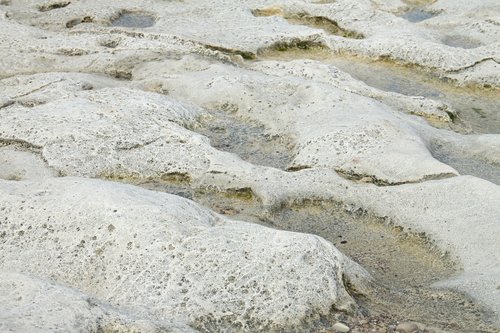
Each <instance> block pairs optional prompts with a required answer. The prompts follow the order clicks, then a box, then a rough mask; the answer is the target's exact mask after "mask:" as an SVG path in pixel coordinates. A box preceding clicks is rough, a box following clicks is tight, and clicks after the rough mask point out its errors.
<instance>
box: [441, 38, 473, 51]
mask: <svg viewBox="0 0 500 333" xmlns="http://www.w3.org/2000/svg"><path fill="white" fill-rule="evenodd" d="M441 42H442V43H443V44H444V45H448V46H451V47H455V48H460V49H475V48H477V47H480V46H481V42H479V41H477V40H474V39H472V38H469V37H467V36H461V35H447V36H445V37H444V38H442V39H441Z"/></svg>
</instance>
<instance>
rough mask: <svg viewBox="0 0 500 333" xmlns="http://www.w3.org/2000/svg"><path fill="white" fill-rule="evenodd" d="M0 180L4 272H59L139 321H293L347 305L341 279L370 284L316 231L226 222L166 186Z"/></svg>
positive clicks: (209, 324)
mask: <svg viewBox="0 0 500 333" xmlns="http://www.w3.org/2000/svg"><path fill="white" fill-rule="evenodd" d="M1 184H2V186H1V191H2V193H1V196H0V198H1V199H0V207H1V208H0V209H1V211H2V217H3V219H2V224H1V229H2V230H1V232H0V234H1V235H2V242H1V253H2V255H1V257H0V267H1V269H2V270H4V271H16V272H21V273H25V274H33V275H35V276H39V277H42V278H44V279H53V280H56V281H58V282H59V283H63V284H65V285H67V286H71V287H73V288H77V289H78V290H81V291H83V292H85V293H86V294H88V295H91V296H93V297H96V298H97V299H99V300H102V301H104V302H106V303H109V304H111V305H113V306H114V307H116V308H117V309H120V310H121V311H125V312H126V313H132V314H134V316H135V317H139V318H144V319H147V320H152V321H160V322H161V321H169V320H175V321H180V322H184V323H188V324H190V325H192V326H194V327H200V328H205V329H210V328H212V329H213V328H214V327H226V328H228V329H233V330H234V329H236V330H246V331H247V330H248V331H252V330H263V329H264V330H265V329H267V330H269V329H276V328H285V327H288V328H291V327H294V328H295V329H298V328H299V327H301V325H306V324H308V323H309V322H310V321H314V320H319V319H320V317H321V316H325V315H327V314H328V313H329V311H331V309H332V307H333V308H335V309H337V310H344V311H347V310H352V309H353V308H354V307H355V303H354V301H353V300H352V298H351V296H350V295H349V294H348V292H347V291H346V289H345V286H344V285H343V283H344V282H343V281H350V283H352V284H353V286H356V285H359V287H360V289H362V288H363V284H364V283H366V282H367V278H368V274H367V273H366V272H365V271H364V270H363V269H362V268H360V267H359V266H357V265H356V264H354V263H353V262H352V261H350V260H349V259H347V258H346V257H345V256H344V255H342V254H341V253H340V252H339V251H338V250H337V249H335V248H334V247H333V245H331V244H330V243H328V242H326V241H325V240H323V239H321V238H319V237H317V236H314V235H305V234H298V233H292V232H286V231H276V230H273V229H268V228H265V227H262V226H258V225H253V224H248V223H244V222H236V221H230V220H227V219H225V218H223V217H221V216H219V215H216V214H214V213H212V212H210V211H207V210H206V209H203V208H201V207H199V206H198V205H196V204H194V203H193V202H190V201H188V200H186V199H182V198H179V197H176V196H172V195H169V194H161V193H155V192H150V191H147V190H143V189H138V188H136V187H132V186H127V185H117V184H114V183H109V182H104V181H98V180H85V179H78V178H61V179H49V180H47V181H44V182H40V183H33V182H27V181H26V182H12V181H11V182H8V181H2V183H1ZM4 289H5V288H4ZM43 289H49V290H47V293H49V294H50V293H52V292H54V291H53V289H54V288H48V287H43ZM14 290H15V288H14ZM47 297H48V296H47ZM82 297H83V296H79V297H78V298H79V299H81V298H82ZM9 300H11V301H13V300H15V298H14V299H11V298H10V299H9ZM66 301H67V300H66ZM66 301H65V300H64V299H63V300H61V302H62V303H63V304H64V303H65V302H66ZM74 303H77V304H74ZM74 303H73V306H74V307H75V308H76V309H77V310H78V308H79V307H81V306H82V304H78V302H77V301H74ZM80 303H83V305H85V302H84V301H81V302H80ZM70 304H71V303H70ZM4 306H7V307H11V306H12V305H11V304H10V303H9V302H7V304H6V305H4ZM17 306H19V304H18V305H17ZM19 311H20V313H19V314H18V315H27V313H23V312H22V308H21V309H19ZM75 311H76V310H75ZM80 311H84V313H85V312H88V311H89V310H88V306H87V307H83V309H80ZM96 311H97V310H96ZM87 316H90V314H88V315H87ZM91 319H92V317H90V318H89V319H88V320H89V321H91ZM46 320H47V324H49V325H52V324H57V323H52V322H51V321H50V319H49V318H46ZM69 323H71V321H70V322H69ZM69 323H68V322H66V321H64V322H63V324H64V325H69Z"/></svg>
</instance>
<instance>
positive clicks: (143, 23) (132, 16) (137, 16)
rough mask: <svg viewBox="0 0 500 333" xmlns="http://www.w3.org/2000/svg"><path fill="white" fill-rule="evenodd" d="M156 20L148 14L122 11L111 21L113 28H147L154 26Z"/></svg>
mask: <svg viewBox="0 0 500 333" xmlns="http://www.w3.org/2000/svg"><path fill="white" fill-rule="evenodd" d="M155 23H156V19H155V18H154V17H153V16H152V15H149V14H145V13H137V12H129V11H123V12H121V13H120V14H119V15H118V17H117V18H115V19H113V20H112V21H111V25H112V26H114V27H126V28H149V27H152V26H153V25H155Z"/></svg>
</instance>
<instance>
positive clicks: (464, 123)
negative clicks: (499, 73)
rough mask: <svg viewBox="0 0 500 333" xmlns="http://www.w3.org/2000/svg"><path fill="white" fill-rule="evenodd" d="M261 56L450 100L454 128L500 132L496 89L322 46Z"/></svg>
mask: <svg viewBox="0 0 500 333" xmlns="http://www.w3.org/2000/svg"><path fill="white" fill-rule="evenodd" d="M260 59H265V60H282V61H287V60H295V59H311V60H319V61H322V62H325V63H330V64H333V65H335V66H336V67H338V68H339V69H341V70H342V71H344V72H346V73H348V74H349V75H351V76H352V77H353V78H355V79H357V80H360V81H362V82H364V83H366V84H367V85H369V86H371V87H374V88H377V89H379V90H382V91H387V92H396V93H399V94H402V95H407V96H423V97H426V98H429V99H434V100H439V101H442V102H446V103H448V104H449V105H451V106H452V107H453V109H454V110H456V111H457V115H458V117H457V118H455V119H453V124H451V129H452V130H455V131H458V132H466V133H468V132H471V131H472V132H476V133H494V134H498V133H500V112H498V110H500V97H499V95H498V90H495V89H491V90H489V89H481V88H475V87H472V88H467V87H465V88H460V87H454V86H452V85H450V84H449V83H447V82H445V81H443V80H440V79H439V78H436V77H434V76H432V73H426V72H424V71H423V70H419V69H417V68H413V67H408V66H402V65H398V64H395V63H393V62H390V61H383V60H378V61H376V60H368V59H363V58H358V57H349V56H338V55H334V54H332V53H331V52H329V51H328V50H324V49H320V48H316V49H309V50H301V49H298V48H294V49H287V50H284V51H278V50H267V51H266V52H264V53H261V54H260Z"/></svg>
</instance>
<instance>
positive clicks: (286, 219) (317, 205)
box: [267, 201, 494, 332]
mask: <svg viewBox="0 0 500 333" xmlns="http://www.w3.org/2000/svg"><path fill="white" fill-rule="evenodd" d="M267 221H268V223H269V225H270V226H272V227H276V228H280V229H286V230H291V231H297V232H305V233H313V234H316V235H319V236H321V237H323V238H325V239H327V240H329V241H330V242H332V243H333V244H334V245H335V246H336V247H337V248H339V249H340V250H341V251H342V252H344V253H346V254H347V255H349V256H350V257H351V258H353V259H354V260H355V261H357V262H358V263H360V264H361V265H362V266H363V267H364V268H366V269H367V270H368V271H369V272H370V273H371V274H372V275H373V276H374V277H375V279H376V285H377V286H376V287H375V288H374V289H373V292H372V293H371V294H369V295H366V296H365V297H362V298H360V299H359V300H358V301H359V302H361V304H363V306H364V307H365V308H366V311H367V312H368V313H370V314H371V315H374V314H379V313H383V314H385V315H390V316H391V317H392V318H393V319H399V320H408V319H411V320H415V321H417V322H421V323H424V324H427V325H432V326H437V327H440V328H442V329H450V330H452V331H454V332H470V331H469V329H470V327H475V328H478V329H477V331H481V330H483V331H485V332H494V328H493V327H492V326H490V325H491V323H490V318H491V313H488V312H486V311H485V310H484V309H483V308H481V307H480V306H478V305H475V304H474V303H473V302H472V301H471V300H470V299H469V298H468V297H467V296H465V295H463V294H461V293H458V292H454V291H451V290H442V289H441V290H438V289H435V288H432V287H431V284H432V283H433V282H435V281H438V280H442V279H446V278H448V277H450V276H452V275H454V274H456V273H457V271H458V269H459V267H457V266H456V264H454V263H453V261H452V260H451V259H450V258H449V257H448V256H447V255H446V254H444V253H442V252H440V251H439V250H437V249H436V248H435V246H434V245H433V243H432V242H430V241H429V240H428V238H427V237H426V235H425V234H422V233H413V232H412V231H411V230H404V231H403V230H402V228H399V227H394V226H391V224H389V223H388V221H386V220H384V219H382V218H376V217H373V216H370V215H368V214H366V213H363V212H354V213H351V212H348V211H346V209H345V208H344V207H343V206H342V204H337V203H329V202H314V201H310V202H304V203H300V204H297V205H291V206H289V207H284V208H283V209H281V210H280V211H278V212H276V213H274V214H273V215H271V216H268V217H267ZM471 325H472V326H471Z"/></svg>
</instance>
